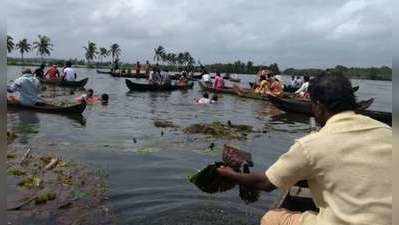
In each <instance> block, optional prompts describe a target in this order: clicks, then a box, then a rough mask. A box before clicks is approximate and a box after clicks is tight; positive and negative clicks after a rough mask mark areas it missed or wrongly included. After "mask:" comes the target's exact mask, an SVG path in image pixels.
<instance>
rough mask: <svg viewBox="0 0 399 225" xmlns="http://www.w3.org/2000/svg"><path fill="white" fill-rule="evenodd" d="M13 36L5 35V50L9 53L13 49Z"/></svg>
mask: <svg viewBox="0 0 399 225" xmlns="http://www.w3.org/2000/svg"><path fill="white" fill-rule="evenodd" d="M13 40H14V39H13V38H12V37H11V36H10V35H7V51H8V53H10V52H11V51H12V50H13V49H14V45H15V44H14V42H13Z"/></svg>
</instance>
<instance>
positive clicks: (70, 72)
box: [64, 67, 76, 81]
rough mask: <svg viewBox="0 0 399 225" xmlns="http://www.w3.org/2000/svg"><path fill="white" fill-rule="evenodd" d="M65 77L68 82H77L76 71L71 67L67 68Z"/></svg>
mask: <svg viewBox="0 0 399 225" xmlns="http://www.w3.org/2000/svg"><path fill="white" fill-rule="evenodd" d="M64 76H65V78H64V79H65V80H68V81H74V80H76V78H75V71H74V70H73V69H72V68H71V67H67V68H65V69H64Z"/></svg>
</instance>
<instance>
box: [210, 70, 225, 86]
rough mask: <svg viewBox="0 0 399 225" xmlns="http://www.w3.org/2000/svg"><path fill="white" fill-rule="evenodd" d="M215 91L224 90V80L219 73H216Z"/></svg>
mask: <svg viewBox="0 0 399 225" xmlns="http://www.w3.org/2000/svg"><path fill="white" fill-rule="evenodd" d="M213 88H214V89H215V90H222V89H223V88H224V79H223V77H222V76H221V75H220V73H219V72H216V76H215V83H214V84H213Z"/></svg>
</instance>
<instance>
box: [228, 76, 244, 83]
mask: <svg viewBox="0 0 399 225" xmlns="http://www.w3.org/2000/svg"><path fill="white" fill-rule="evenodd" d="M229 81H231V82H237V83H240V82H241V79H240V78H238V77H230V78H229Z"/></svg>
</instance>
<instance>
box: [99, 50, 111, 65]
mask: <svg viewBox="0 0 399 225" xmlns="http://www.w3.org/2000/svg"><path fill="white" fill-rule="evenodd" d="M109 53H110V52H109V51H108V50H107V49H106V48H100V56H101V57H100V58H101V64H102V63H103V59H105V58H106V57H107V56H109Z"/></svg>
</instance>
